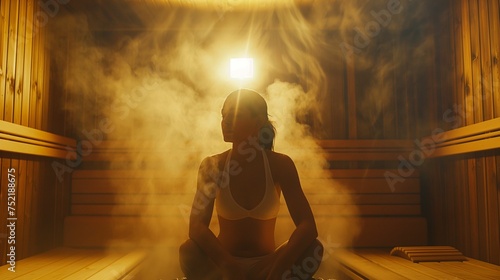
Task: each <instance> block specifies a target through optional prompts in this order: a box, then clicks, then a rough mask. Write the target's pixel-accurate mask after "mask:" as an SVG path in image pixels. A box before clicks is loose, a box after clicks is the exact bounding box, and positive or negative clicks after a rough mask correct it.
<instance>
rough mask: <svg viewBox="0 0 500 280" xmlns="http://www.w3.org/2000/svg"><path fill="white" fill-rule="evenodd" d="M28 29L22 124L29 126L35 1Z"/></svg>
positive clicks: (29, 3)
mask: <svg viewBox="0 0 500 280" xmlns="http://www.w3.org/2000/svg"><path fill="white" fill-rule="evenodd" d="M26 22H27V25H26V31H25V33H24V41H25V51H24V73H23V85H22V112H21V125H23V126H29V114H30V94H31V93H32V92H31V74H32V69H31V63H32V61H31V60H32V54H33V34H32V33H31V32H32V30H33V27H32V25H33V22H34V3H33V1H28V7H27V13H26Z"/></svg>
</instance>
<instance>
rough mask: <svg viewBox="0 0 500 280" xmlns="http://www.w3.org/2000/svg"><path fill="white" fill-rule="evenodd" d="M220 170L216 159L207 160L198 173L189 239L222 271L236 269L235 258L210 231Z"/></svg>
mask: <svg viewBox="0 0 500 280" xmlns="http://www.w3.org/2000/svg"><path fill="white" fill-rule="evenodd" d="M219 170H220V169H219V168H218V166H217V161H216V160H215V159H214V158H205V159H204V160H203V161H202V163H201V165H200V168H199V171H198V182H197V189H196V194H195V197H194V201H193V205H192V207H191V214H190V218H189V238H191V240H193V241H194V242H195V243H196V244H197V245H198V246H199V247H200V248H201V249H202V250H203V252H205V253H206V254H207V255H208V257H209V258H210V259H212V260H213V262H214V263H215V264H216V265H217V266H218V267H220V268H221V270H222V271H227V270H228V269H230V268H232V267H234V264H233V257H232V256H231V255H230V254H229V252H228V251H226V250H225V249H224V248H223V247H222V244H221V243H220V242H219V240H218V239H217V237H216V236H215V234H214V233H213V232H212V231H211V230H210V228H209V225H210V220H211V218H212V212H213V209H214V200H215V194H216V189H217V178H219V174H220V171H219Z"/></svg>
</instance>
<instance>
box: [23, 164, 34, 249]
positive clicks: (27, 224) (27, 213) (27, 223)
mask: <svg viewBox="0 0 500 280" xmlns="http://www.w3.org/2000/svg"><path fill="white" fill-rule="evenodd" d="M34 174H35V170H34V161H32V160H28V161H27V163H26V190H25V197H24V211H23V212H24V213H23V215H24V232H23V239H24V240H25V242H26V246H25V248H24V251H23V252H22V253H23V255H24V256H29V255H30V252H32V250H33V249H32V248H31V247H30V246H31V243H30V236H31V234H30V233H31V228H32V226H31V225H32V223H33V222H35V221H34V220H33V219H32V217H31V211H32V204H31V203H32V201H33V199H32V197H33V195H34V193H33V182H34V181H35V179H34V178H33V176H34Z"/></svg>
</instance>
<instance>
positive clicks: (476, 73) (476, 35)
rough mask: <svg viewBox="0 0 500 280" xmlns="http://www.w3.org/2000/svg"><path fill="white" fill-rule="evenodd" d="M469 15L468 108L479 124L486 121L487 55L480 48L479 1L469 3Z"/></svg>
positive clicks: (473, 121)
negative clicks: (483, 81)
mask: <svg viewBox="0 0 500 280" xmlns="http://www.w3.org/2000/svg"><path fill="white" fill-rule="evenodd" d="M469 15H470V38H471V56H472V61H471V63H472V64H471V67H472V68H471V70H472V76H471V78H472V80H471V82H472V83H471V86H472V90H471V95H470V96H469V98H468V100H470V105H471V107H466V108H467V109H468V110H472V112H471V114H472V116H473V120H472V123H479V122H482V121H483V120H484V118H483V102H482V98H481V95H482V91H483V87H482V84H481V56H482V55H486V54H482V53H481V46H480V33H481V30H480V26H479V17H480V16H479V7H478V1H469Z"/></svg>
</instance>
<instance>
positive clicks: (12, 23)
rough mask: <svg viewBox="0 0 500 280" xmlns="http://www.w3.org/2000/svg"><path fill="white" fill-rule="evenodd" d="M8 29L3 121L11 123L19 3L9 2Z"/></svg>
mask: <svg viewBox="0 0 500 280" xmlns="http://www.w3.org/2000/svg"><path fill="white" fill-rule="evenodd" d="M9 14H10V16H9V29H8V33H7V34H8V36H9V40H8V44H7V65H6V68H5V73H4V75H5V77H6V79H7V80H6V83H5V106H4V115H3V120H5V121H8V122H12V121H13V111H14V94H15V85H16V80H15V79H16V53H17V30H18V27H19V26H18V24H17V22H18V16H19V2H18V1H11V3H10V11H9Z"/></svg>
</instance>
